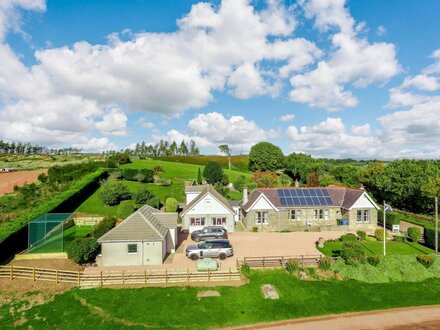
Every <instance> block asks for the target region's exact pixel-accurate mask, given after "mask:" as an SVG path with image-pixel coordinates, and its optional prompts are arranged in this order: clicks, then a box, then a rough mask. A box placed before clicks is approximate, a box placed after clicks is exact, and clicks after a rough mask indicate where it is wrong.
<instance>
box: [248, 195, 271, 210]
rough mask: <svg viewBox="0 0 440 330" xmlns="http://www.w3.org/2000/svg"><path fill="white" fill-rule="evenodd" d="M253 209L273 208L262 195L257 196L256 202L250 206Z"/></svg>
mask: <svg viewBox="0 0 440 330" xmlns="http://www.w3.org/2000/svg"><path fill="white" fill-rule="evenodd" d="M252 209H253V210H273V209H274V208H273V207H272V206H271V205H270V203H269V202H268V201H267V200H266V198H265V197H264V195H261V196H260V197H258V199H257V201H256V203H255V204H254V205H253V206H252Z"/></svg>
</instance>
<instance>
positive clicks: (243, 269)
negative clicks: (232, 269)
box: [240, 262, 251, 276]
mask: <svg viewBox="0 0 440 330" xmlns="http://www.w3.org/2000/svg"><path fill="white" fill-rule="evenodd" d="M240 272H241V273H242V274H243V275H246V276H247V275H249V273H250V272H251V267H249V264H248V263H247V262H245V263H243V265H241V267H240Z"/></svg>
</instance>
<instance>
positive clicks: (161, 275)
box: [0, 266, 241, 286]
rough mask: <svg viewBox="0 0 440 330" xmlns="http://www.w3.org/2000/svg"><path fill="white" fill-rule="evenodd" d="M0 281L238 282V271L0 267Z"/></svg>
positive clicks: (101, 283)
mask: <svg viewBox="0 0 440 330" xmlns="http://www.w3.org/2000/svg"><path fill="white" fill-rule="evenodd" d="M0 278H6V279H10V280H14V279H27V280H32V281H34V282H35V281H50V282H56V283H72V284H76V285H78V286H104V285H115V284H167V283H194V282H219V281H239V280H240V279H241V278H240V272H239V271H238V270H237V269H231V268H229V270H219V271H208V272H192V271H190V270H189V269H187V270H174V271H169V270H142V271H139V270H137V271H134V270H132V271H126V270H121V271H100V272H97V273H84V272H82V271H69V270H60V269H45V268H33V267H22V266H0Z"/></svg>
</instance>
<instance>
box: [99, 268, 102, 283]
mask: <svg viewBox="0 0 440 330" xmlns="http://www.w3.org/2000/svg"><path fill="white" fill-rule="evenodd" d="M99 275H100V282H101V283H100V286H102V270H101V272H100V273H99Z"/></svg>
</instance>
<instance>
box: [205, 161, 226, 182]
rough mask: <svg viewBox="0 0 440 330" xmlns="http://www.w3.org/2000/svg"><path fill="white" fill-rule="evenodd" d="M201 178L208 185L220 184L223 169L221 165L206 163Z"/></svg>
mask: <svg viewBox="0 0 440 330" xmlns="http://www.w3.org/2000/svg"><path fill="white" fill-rule="evenodd" d="M203 176H204V177H205V179H206V181H208V183H210V184H214V183H217V182H222V180H223V176H224V173H223V169H222V167H221V165H220V164H219V163H217V162H208V164H206V167H205V168H204V169H203Z"/></svg>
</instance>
